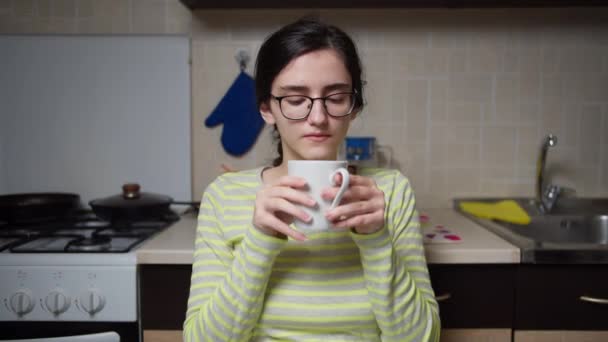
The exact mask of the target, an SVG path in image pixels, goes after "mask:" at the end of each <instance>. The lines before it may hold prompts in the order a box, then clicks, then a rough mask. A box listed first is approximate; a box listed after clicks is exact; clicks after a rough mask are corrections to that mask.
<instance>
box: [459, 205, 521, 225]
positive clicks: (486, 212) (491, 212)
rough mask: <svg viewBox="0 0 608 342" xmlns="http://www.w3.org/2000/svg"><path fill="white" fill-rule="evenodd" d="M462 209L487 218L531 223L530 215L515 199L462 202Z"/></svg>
mask: <svg viewBox="0 0 608 342" xmlns="http://www.w3.org/2000/svg"><path fill="white" fill-rule="evenodd" d="M460 209H461V210H462V211H464V212H467V213H469V214H472V215H474V216H477V217H480V218H485V219H497V220H501V221H505V222H510V223H516V224H528V223H530V216H529V215H528V213H526V211H525V210H523V209H522V207H520V206H519V204H517V202H515V201H513V200H503V201H499V202H495V203H484V202H472V201H467V202H460Z"/></svg>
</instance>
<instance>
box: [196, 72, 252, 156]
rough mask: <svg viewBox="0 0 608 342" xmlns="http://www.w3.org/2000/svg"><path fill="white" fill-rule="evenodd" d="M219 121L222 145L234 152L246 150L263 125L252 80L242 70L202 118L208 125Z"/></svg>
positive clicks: (231, 152) (232, 153)
mask: <svg viewBox="0 0 608 342" xmlns="http://www.w3.org/2000/svg"><path fill="white" fill-rule="evenodd" d="M222 123H223V124H224V128H223V130H222V138H221V141H222V145H223V146H224V150H226V152H227V153H228V154H230V155H233V156H240V155H243V154H245V153H246V152H247V151H249V149H250V148H251V147H252V146H253V144H254V143H255V141H256V139H257V137H258V136H259V135H260V132H261V131H262V128H264V120H263V119H262V116H261V115H260V111H259V110H258V108H257V105H256V102H255V82H254V80H253V78H252V77H251V76H249V75H247V74H246V73H245V72H244V71H241V73H240V74H239V76H238V77H237V78H236V80H234V82H233V83H232V85H231V86H230V88H229V89H228V91H227V92H226V94H225V95H224V97H223V98H222V100H221V101H220V103H218V105H217V106H216V107H215V109H214V110H213V111H212V112H211V114H210V115H209V116H208V117H207V119H206V120H205V126H207V127H215V126H217V125H219V124H222Z"/></svg>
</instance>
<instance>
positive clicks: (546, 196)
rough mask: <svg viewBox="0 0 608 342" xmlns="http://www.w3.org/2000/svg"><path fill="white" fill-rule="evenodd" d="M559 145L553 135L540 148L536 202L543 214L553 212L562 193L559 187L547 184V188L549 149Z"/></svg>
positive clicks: (547, 137) (537, 164)
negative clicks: (546, 171) (546, 172)
mask: <svg viewBox="0 0 608 342" xmlns="http://www.w3.org/2000/svg"><path fill="white" fill-rule="evenodd" d="M555 145H557V137H556V136H555V135H553V134H549V135H547V136H546V137H545V138H544V139H543V142H542V144H541V146H540V154H539V156H538V161H537V162H536V201H537V203H538V207H539V209H540V211H541V212H542V213H543V214H547V213H549V212H550V211H551V208H552V207H553V205H555V202H556V201H557V197H558V196H559V194H560V192H561V188H560V187H559V186H557V185H553V184H547V185H546V186H545V162H546V159H547V151H548V150H549V147H553V146H555Z"/></svg>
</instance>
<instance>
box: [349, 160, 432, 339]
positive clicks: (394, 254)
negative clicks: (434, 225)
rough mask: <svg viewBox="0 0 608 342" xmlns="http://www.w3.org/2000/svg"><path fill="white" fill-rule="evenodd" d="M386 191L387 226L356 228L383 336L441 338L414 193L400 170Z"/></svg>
mask: <svg viewBox="0 0 608 342" xmlns="http://www.w3.org/2000/svg"><path fill="white" fill-rule="evenodd" d="M395 173H396V176H395V178H394V182H393V185H392V188H391V190H390V193H388V194H387V193H386V192H385V197H386V198H387V200H386V202H387V203H388V204H387V206H386V210H385V226H384V228H383V229H380V230H379V231H378V232H375V233H372V234H368V235H363V234H356V233H354V232H353V233H351V234H352V237H353V240H354V241H355V243H356V244H357V246H358V247H359V250H360V253H361V262H362V265H363V273H364V277H365V282H366V286H367V290H368V292H369V296H370V300H371V303H372V310H373V312H374V315H375V316H376V321H377V323H378V326H379V327H380V331H381V337H382V341H425V342H426V341H433V342H436V341H439V334H440V322H439V309H438V305H437V301H436V300H435V294H434V292H433V288H432V287H431V282H430V278H429V273H428V269H427V265H426V259H425V256H424V247H423V244H422V235H421V233H420V224H419V218H418V213H417V211H416V209H415V199H414V193H413V191H412V188H411V187H410V184H409V182H408V180H407V179H406V178H405V177H404V176H403V175H402V174H401V173H399V172H395Z"/></svg>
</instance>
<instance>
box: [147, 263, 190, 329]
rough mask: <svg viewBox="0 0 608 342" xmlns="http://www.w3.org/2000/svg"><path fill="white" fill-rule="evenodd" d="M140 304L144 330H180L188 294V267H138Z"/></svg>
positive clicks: (184, 317)
mask: <svg viewBox="0 0 608 342" xmlns="http://www.w3.org/2000/svg"><path fill="white" fill-rule="evenodd" d="M139 271H140V274H139V275H140V289H141V290H140V291H141V292H140V303H141V323H142V328H143V329H144V330H181V329H182V325H183V324H184V320H185V319H186V309H187V303H188V295H189V293H190V275H191V274H192V266H191V265H141V266H140V268H139Z"/></svg>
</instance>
